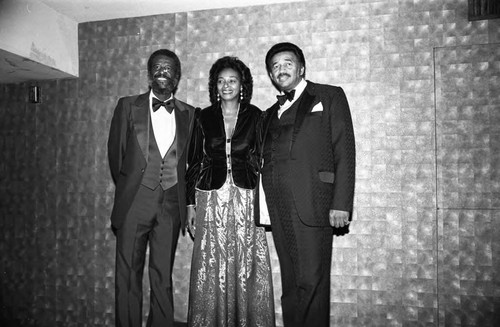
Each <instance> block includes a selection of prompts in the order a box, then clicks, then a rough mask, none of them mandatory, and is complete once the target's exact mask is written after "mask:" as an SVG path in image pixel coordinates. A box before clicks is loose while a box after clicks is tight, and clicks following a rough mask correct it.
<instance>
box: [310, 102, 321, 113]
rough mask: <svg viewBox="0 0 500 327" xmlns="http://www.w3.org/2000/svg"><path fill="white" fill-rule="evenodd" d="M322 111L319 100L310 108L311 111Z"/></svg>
mask: <svg viewBox="0 0 500 327" xmlns="http://www.w3.org/2000/svg"><path fill="white" fill-rule="evenodd" d="M318 111H323V105H322V104H321V102H318V103H317V104H316V105H315V106H314V107H313V108H312V110H311V112H318Z"/></svg>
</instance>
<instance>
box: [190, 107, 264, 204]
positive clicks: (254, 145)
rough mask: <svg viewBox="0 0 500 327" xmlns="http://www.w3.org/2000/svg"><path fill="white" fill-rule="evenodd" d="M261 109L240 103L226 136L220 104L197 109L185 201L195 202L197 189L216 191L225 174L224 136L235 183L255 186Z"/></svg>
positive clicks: (222, 182) (250, 187)
mask: <svg viewBox="0 0 500 327" xmlns="http://www.w3.org/2000/svg"><path fill="white" fill-rule="evenodd" d="M261 116H262V111H261V110H260V109H259V108H257V107H256V106H254V105H251V104H241V106H240V109H239V112H238V118H237V121H236V127H235V129H234V133H233V135H232V137H231V136H228V137H226V132H225V128H224V118H223V116H222V110H221V107H220V104H215V105H212V106H210V107H208V108H205V109H203V110H197V115H196V118H195V122H194V127H193V134H192V135H191V141H190V145H189V152H188V169H187V173H186V187H187V190H186V191H187V193H186V197H187V204H188V205H190V204H195V192H196V188H198V189H200V190H207V191H208V190H216V189H219V188H221V187H222V185H224V182H225V181H226V176H227V159H226V139H227V138H231V153H230V156H231V170H232V175H233V181H234V183H235V184H236V186H238V187H240V188H244V189H254V188H255V186H256V185H257V178H258V169H259V160H258V155H259V151H258V146H259V145H258V143H259V142H258V141H257V139H258V136H257V131H258V130H259V125H260V123H261Z"/></svg>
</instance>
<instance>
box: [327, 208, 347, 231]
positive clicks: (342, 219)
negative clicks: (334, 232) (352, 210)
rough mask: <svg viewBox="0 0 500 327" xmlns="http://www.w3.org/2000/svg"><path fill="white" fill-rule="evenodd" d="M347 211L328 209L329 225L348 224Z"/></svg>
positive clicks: (340, 225) (341, 225)
mask: <svg viewBox="0 0 500 327" xmlns="http://www.w3.org/2000/svg"><path fill="white" fill-rule="evenodd" d="M349 223H350V221H349V212H348V211H340V210H333V209H330V225H331V226H332V227H337V228H339V227H344V226H347V225H349Z"/></svg>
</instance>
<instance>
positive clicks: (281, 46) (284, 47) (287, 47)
mask: <svg viewBox="0 0 500 327" xmlns="http://www.w3.org/2000/svg"><path fill="white" fill-rule="evenodd" d="M285 51H290V52H292V53H293V54H295V56H296V57H297V59H298V60H299V62H300V63H301V64H302V67H304V74H303V77H304V78H305V77H306V59H305V57H304V53H303V52H302V50H301V49H300V48H299V47H298V46H296V45H295V44H293V43H290V42H282V43H277V44H275V45H273V46H272V47H271V49H269V51H268V52H267V55H266V69H267V72H268V73H270V72H271V70H272V62H271V60H272V59H273V57H274V55H276V54H277V53H280V52H285Z"/></svg>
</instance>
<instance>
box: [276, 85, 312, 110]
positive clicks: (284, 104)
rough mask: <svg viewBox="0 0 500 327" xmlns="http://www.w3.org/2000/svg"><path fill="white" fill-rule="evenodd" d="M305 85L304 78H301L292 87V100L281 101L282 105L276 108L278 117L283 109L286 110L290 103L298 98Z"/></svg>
mask: <svg viewBox="0 0 500 327" xmlns="http://www.w3.org/2000/svg"><path fill="white" fill-rule="evenodd" d="M306 86H307V82H306V80H305V79H301V80H300V82H299V84H297V86H296V87H295V89H294V90H295V95H294V96H293V100H292V101H288V100H286V101H285V103H283V105H282V106H280V108H279V109H278V118H281V115H282V114H283V113H284V112H285V111H287V110H288V109H289V108H290V107H291V106H292V104H294V103H295V101H297V99H298V98H300V95H301V94H302V92H304V90H305V89H306ZM282 94H283V93H282Z"/></svg>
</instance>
